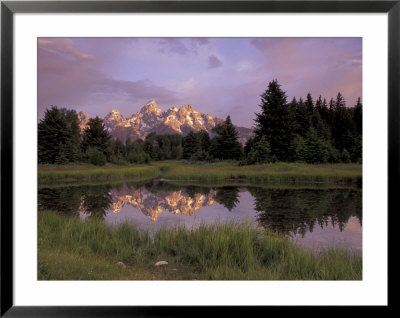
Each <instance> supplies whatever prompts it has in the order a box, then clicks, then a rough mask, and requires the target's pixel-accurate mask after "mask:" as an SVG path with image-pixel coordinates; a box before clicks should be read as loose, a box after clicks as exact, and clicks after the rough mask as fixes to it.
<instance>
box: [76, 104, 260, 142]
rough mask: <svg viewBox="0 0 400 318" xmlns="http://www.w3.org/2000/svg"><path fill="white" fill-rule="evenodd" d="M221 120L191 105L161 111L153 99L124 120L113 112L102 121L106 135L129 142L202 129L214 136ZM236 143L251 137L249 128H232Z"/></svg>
mask: <svg viewBox="0 0 400 318" xmlns="http://www.w3.org/2000/svg"><path fill="white" fill-rule="evenodd" d="M78 120H79V123H80V124H79V125H80V127H81V130H82V129H83V128H82V127H84V126H85V125H86V124H87V121H88V118H87V115H86V114H85V113H84V112H79V113H78ZM222 122H223V120H222V119H221V118H218V117H214V116H212V115H210V114H202V113H200V112H199V111H198V110H196V109H194V108H193V106H192V105H191V104H187V105H183V106H181V107H179V108H178V107H177V106H172V107H170V108H169V109H168V110H166V111H162V110H161V109H160V108H159V107H158V105H157V103H156V101H155V100H151V101H149V102H148V103H147V104H146V105H144V106H143V107H142V108H141V109H140V111H139V112H136V113H134V114H132V116H130V117H128V118H124V117H123V116H122V115H121V113H120V112H119V111H118V110H116V109H113V110H112V111H111V112H110V113H108V114H107V116H106V117H105V118H104V125H105V127H106V128H107V130H108V131H109V132H110V134H111V135H112V136H113V137H115V138H119V139H120V140H123V141H125V140H126V139H127V138H128V137H129V138H131V139H132V140H136V139H138V138H141V139H144V138H145V137H146V136H147V135H148V134H150V133H152V132H155V133H157V134H176V133H177V134H183V135H187V134H188V133H189V132H190V131H200V130H206V131H207V132H208V133H209V134H210V135H211V136H213V135H214V134H215V133H214V132H213V131H212V129H213V128H214V127H215V126H216V125H218V124H221V123H222ZM236 129H237V130H238V133H239V140H240V142H242V143H243V144H244V143H245V142H246V141H247V139H248V138H249V137H251V136H252V135H253V131H252V130H251V129H249V128H245V127H239V126H236Z"/></svg>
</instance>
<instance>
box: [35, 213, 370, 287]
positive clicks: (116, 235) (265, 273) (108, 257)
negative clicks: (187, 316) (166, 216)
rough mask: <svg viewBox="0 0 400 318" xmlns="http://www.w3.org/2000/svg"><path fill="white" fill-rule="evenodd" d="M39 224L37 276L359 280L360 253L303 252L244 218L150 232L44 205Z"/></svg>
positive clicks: (286, 239) (69, 277)
mask: <svg viewBox="0 0 400 318" xmlns="http://www.w3.org/2000/svg"><path fill="white" fill-rule="evenodd" d="M38 223H39V224H38V225H39V226H38V279H39V280H123V279H127V280H160V279H167V280H168V279H171V280H193V279H196V280H361V279H362V257H361V254H358V253H353V252H351V251H346V250H342V249H326V250H321V251H317V252H315V251H314V252H313V251H309V250H304V249H302V248H300V247H299V246H297V245H295V244H294V243H292V242H291V241H290V240H289V239H288V238H286V237H282V236H279V235H277V234H275V233H271V232H268V231H265V230H261V229H257V228H254V227H252V226H250V225H249V224H234V223H231V224H215V225H200V226H199V227H197V228H193V229H191V230H188V229H186V228H183V227H175V228H171V229H166V228H165V229H161V230H158V231H157V232H154V233H149V232H147V231H144V230H139V229H137V228H136V227H134V226H132V225H129V224H127V223H125V224H122V225H119V226H115V227H111V226H107V225H106V224H105V223H104V222H103V221H102V220H96V219H91V220H85V221H82V220H80V219H79V218H71V217H66V216H63V215H60V214H56V213H54V212H51V211H44V212H41V213H39V218H38ZM159 262H161V263H159ZM156 264H157V265H160V266H156Z"/></svg>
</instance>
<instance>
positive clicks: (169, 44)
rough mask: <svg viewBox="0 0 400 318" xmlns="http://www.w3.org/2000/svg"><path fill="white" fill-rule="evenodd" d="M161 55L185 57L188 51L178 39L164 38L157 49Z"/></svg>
mask: <svg viewBox="0 0 400 318" xmlns="http://www.w3.org/2000/svg"><path fill="white" fill-rule="evenodd" d="M158 50H159V51H160V52H161V53H177V54H182V55H186V54H187V53H188V52H189V49H188V48H187V47H186V45H185V44H184V43H183V41H182V40H181V39H180V38H164V39H161V40H160V42H159V49H158Z"/></svg>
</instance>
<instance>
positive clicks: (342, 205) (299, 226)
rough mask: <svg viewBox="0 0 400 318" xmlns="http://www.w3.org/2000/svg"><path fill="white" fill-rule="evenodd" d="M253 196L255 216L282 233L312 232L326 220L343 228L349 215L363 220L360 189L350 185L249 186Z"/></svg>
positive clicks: (323, 225)
mask: <svg viewBox="0 0 400 318" xmlns="http://www.w3.org/2000/svg"><path fill="white" fill-rule="evenodd" d="M248 190H249V192H250V193H251V194H252V196H253V197H254V199H255V210H256V211H258V215H257V220H258V221H259V222H260V223H261V224H262V225H263V226H264V227H265V228H269V229H272V230H273V231H277V232H279V233H283V234H289V233H293V234H300V235H302V236H304V235H305V233H306V232H308V231H310V232H312V231H313V229H314V227H315V226H316V225H318V226H320V227H321V228H324V227H327V226H328V225H329V224H332V226H338V228H339V229H340V231H343V229H344V226H345V225H346V224H347V222H348V221H349V219H350V217H352V216H355V217H357V218H358V220H359V222H360V225H361V220H362V209H361V204H362V200H361V195H362V194H361V191H359V190H354V189H353V190H352V189H323V190H316V189H306V190H304V189H302V190H296V189H290V190H288V189H264V188H257V187H250V188H248Z"/></svg>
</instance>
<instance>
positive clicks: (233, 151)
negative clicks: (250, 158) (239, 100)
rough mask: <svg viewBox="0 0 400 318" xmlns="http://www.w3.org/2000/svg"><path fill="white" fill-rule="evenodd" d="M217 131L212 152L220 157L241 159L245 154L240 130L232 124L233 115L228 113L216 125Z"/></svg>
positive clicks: (215, 129) (215, 156) (216, 156)
mask: <svg viewBox="0 0 400 318" xmlns="http://www.w3.org/2000/svg"><path fill="white" fill-rule="evenodd" d="M214 131H215V132H216V133H217V136H215V137H214V138H213V139H212V140H211V145H210V154H211V155H212V156H213V157H214V158H218V159H234V160H239V159H240V158H241V157H242V155H243V147H242V145H241V143H240V142H239V140H238V131H237V130H236V128H235V126H234V125H233V124H232V121H231V117H230V116H229V115H228V117H227V118H226V120H225V121H224V122H223V123H222V124H220V125H217V126H216V127H214Z"/></svg>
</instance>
